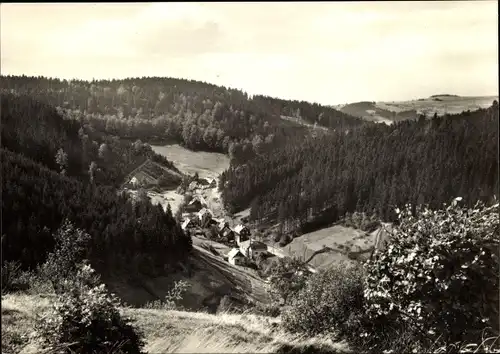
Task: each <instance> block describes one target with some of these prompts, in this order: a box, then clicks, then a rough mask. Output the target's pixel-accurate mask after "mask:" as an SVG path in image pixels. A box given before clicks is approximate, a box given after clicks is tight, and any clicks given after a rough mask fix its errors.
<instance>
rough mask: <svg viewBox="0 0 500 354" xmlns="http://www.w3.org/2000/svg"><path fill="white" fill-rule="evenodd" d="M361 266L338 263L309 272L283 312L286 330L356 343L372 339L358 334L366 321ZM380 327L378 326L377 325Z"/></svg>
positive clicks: (368, 325) (367, 325) (372, 326)
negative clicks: (324, 268)
mask: <svg viewBox="0 0 500 354" xmlns="http://www.w3.org/2000/svg"><path fill="white" fill-rule="evenodd" d="M363 290H364V270H363V267H362V266H361V265H355V266H348V265H347V264H345V263H340V264H338V265H335V266H333V267H331V268H330V269H327V270H323V271H320V272H319V273H316V274H314V275H312V276H311V277H310V278H309V279H308V281H307V283H306V285H305V287H304V288H303V289H302V290H300V291H299V292H298V293H297V294H296V295H295V296H294V297H293V300H292V301H291V303H290V306H288V307H286V309H285V310H284V311H283V313H282V321H283V325H284V327H285V329H286V330H288V331H290V332H299V333H305V334H307V335H310V336H314V335H318V334H331V335H334V336H335V337H337V338H339V339H347V340H349V341H350V342H351V344H355V345H357V346H359V347H362V346H365V347H366V346H367V345H368V342H369V341H370V340H371V339H373V338H372V337H370V338H365V337H364V336H360V335H361V334H362V333H363V332H365V331H366V330H367V329H368V328H370V330H371V331H372V330H373V331H376V330H377V328H376V327H377V326H376V323H373V322H369V321H368V320H369V319H368V316H366V311H365V304H364V296H363ZM378 330H380V328H378Z"/></svg>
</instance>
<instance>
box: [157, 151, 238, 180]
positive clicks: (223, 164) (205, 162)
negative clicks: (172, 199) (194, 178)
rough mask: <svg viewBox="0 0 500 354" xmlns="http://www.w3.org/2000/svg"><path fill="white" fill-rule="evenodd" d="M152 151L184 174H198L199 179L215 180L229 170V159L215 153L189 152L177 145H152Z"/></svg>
mask: <svg viewBox="0 0 500 354" xmlns="http://www.w3.org/2000/svg"><path fill="white" fill-rule="evenodd" d="M151 147H152V148H153V151H154V152H156V153H157V154H160V155H163V156H165V157H166V158H167V159H168V160H169V161H172V162H173V163H174V165H175V166H176V167H177V168H178V169H179V170H180V171H181V172H182V173H185V174H191V175H192V174H194V173H196V172H197V173H198V175H199V176H200V177H201V178H216V177H218V176H219V175H220V174H221V173H222V172H224V171H225V170H227V169H228V168H229V157H227V156H226V155H224V154H220V153H215V152H202V151H191V150H188V149H186V148H184V147H182V146H180V145H178V144H174V145H164V146H158V145H152V146H151Z"/></svg>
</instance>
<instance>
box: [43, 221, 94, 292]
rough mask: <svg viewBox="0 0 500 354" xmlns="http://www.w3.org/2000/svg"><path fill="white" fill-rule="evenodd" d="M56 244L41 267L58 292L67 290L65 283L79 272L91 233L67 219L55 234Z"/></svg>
mask: <svg viewBox="0 0 500 354" xmlns="http://www.w3.org/2000/svg"><path fill="white" fill-rule="evenodd" d="M54 239H55V241H56V245H55V247H54V251H53V252H51V253H49V255H48V256H47V260H46V261H45V263H44V264H43V265H42V266H41V268H40V274H41V276H42V277H44V278H46V279H47V280H48V281H50V282H51V283H52V285H53V287H54V290H55V292H56V293H63V292H65V291H66V289H65V288H64V284H65V282H66V281H67V280H69V279H70V278H71V277H72V276H74V275H75V274H76V273H77V270H78V268H79V267H80V264H81V263H82V261H83V260H84V259H85V255H86V250H87V248H86V246H87V243H88V241H89V240H90V235H89V234H87V233H85V231H82V230H80V229H77V228H75V227H74V225H73V224H72V223H71V222H69V221H68V220H66V221H65V222H64V223H63V224H62V225H61V227H60V228H59V229H58V230H57V232H56V233H55V234H54Z"/></svg>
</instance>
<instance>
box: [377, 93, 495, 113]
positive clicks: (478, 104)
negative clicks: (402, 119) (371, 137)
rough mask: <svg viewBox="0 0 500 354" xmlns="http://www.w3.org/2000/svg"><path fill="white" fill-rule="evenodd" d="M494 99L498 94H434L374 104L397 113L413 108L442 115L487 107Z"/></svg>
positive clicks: (419, 111)
mask: <svg viewBox="0 0 500 354" xmlns="http://www.w3.org/2000/svg"><path fill="white" fill-rule="evenodd" d="M494 100H497V101H498V96H478V97H455V96H436V97H429V98H424V99H420V100H410V101H398V102H377V104H376V106H377V107H380V108H382V109H386V110H388V111H392V112H397V113H399V112H401V111H408V110H410V109H415V110H416V111H417V112H418V113H419V114H421V113H426V114H428V115H432V114H434V112H436V113H437V114H438V115H444V114H445V113H448V114H457V113H461V112H463V111H467V110H471V111H474V110H477V109H479V108H488V107H490V106H491V105H492V103H493V101H494Z"/></svg>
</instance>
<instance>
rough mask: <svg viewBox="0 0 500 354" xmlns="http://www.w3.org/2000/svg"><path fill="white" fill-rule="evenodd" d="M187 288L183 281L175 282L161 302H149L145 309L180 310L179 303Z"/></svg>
mask: <svg viewBox="0 0 500 354" xmlns="http://www.w3.org/2000/svg"><path fill="white" fill-rule="evenodd" d="M189 286H190V285H189V283H188V282H186V281H184V280H179V281H176V282H175V283H174V286H173V288H172V289H170V290H169V291H168V292H167V295H165V297H164V299H163V300H155V301H151V302H149V303H147V304H146V308H149V309H158V310H175V309H180V308H181V307H180V305H179V301H181V300H182V297H183V296H184V294H185V292H186V291H187V290H188V289H189Z"/></svg>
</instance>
